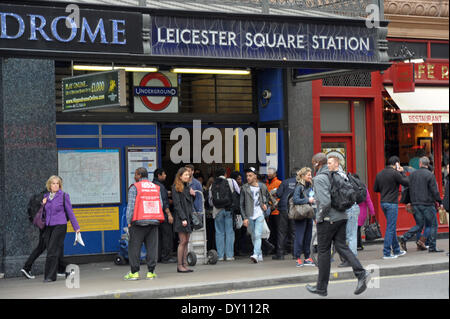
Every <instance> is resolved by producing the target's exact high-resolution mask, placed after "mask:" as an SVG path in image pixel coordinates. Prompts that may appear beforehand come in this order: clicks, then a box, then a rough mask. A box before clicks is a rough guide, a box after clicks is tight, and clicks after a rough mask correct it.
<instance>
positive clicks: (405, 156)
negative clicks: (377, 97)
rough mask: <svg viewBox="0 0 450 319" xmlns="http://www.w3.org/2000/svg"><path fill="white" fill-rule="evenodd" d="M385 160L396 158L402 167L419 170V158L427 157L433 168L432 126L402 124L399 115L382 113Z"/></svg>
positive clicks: (426, 124) (425, 124) (429, 124)
mask: <svg viewBox="0 0 450 319" xmlns="http://www.w3.org/2000/svg"><path fill="white" fill-rule="evenodd" d="M384 125H385V130H386V131H385V159H386V161H387V159H388V158H389V157H391V156H394V155H395V156H398V157H399V158H400V162H401V165H402V166H406V167H408V166H409V167H411V168H413V169H418V168H419V158H420V157H422V156H428V157H429V158H430V162H431V164H432V165H433V166H434V150H433V124H431V123H418V124H404V123H402V120H401V115H400V114H398V113H392V112H390V111H389V110H387V111H385V112H384Z"/></svg>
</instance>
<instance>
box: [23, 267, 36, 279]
mask: <svg viewBox="0 0 450 319" xmlns="http://www.w3.org/2000/svg"><path fill="white" fill-rule="evenodd" d="M20 271H21V272H22V274H23V275H24V276H25V277H27V278H28V279H35V278H36V277H35V276H34V275H33V274H32V273H31V271H26V270H25V269H23V268H22V269H20Z"/></svg>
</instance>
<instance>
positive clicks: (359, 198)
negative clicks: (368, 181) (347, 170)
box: [347, 174, 367, 204]
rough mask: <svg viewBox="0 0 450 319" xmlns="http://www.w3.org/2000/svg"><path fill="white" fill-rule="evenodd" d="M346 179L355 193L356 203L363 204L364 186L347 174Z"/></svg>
mask: <svg viewBox="0 0 450 319" xmlns="http://www.w3.org/2000/svg"><path fill="white" fill-rule="evenodd" d="M347 178H348V180H349V182H350V183H351V184H352V186H353V189H354V190H355V192H356V203H357V204H360V203H362V202H364V201H365V200H366V198H367V188H366V185H364V183H363V182H362V181H361V180H360V179H359V178H356V177H355V176H353V175H352V174H348V175H347Z"/></svg>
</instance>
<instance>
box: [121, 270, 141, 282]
mask: <svg viewBox="0 0 450 319" xmlns="http://www.w3.org/2000/svg"><path fill="white" fill-rule="evenodd" d="M123 279H124V280H139V273H138V272H135V273H132V272H131V271H130V272H128V274H126V275H125V277H123Z"/></svg>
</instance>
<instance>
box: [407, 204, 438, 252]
mask: <svg viewBox="0 0 450 319" xmlns="http://www.w3.org/2000/svg"><path fill="white" fill-rule="evenodd" d="M413 208H414V213H415V212H417V211H421V213H422V215H423V219H424V222H425V228H428V227H429V228H430V235H429V236H428V239H427V244H429V246H430V248H429V249H436V237H437V230H438V223H437V216H436V208H435V207H434V206H424V205H414V206H413Z"/></svg>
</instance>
